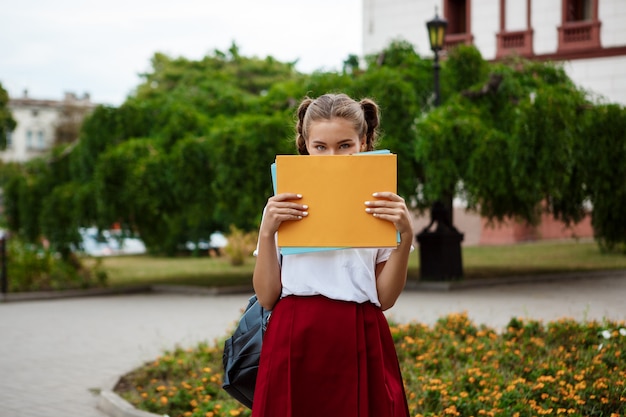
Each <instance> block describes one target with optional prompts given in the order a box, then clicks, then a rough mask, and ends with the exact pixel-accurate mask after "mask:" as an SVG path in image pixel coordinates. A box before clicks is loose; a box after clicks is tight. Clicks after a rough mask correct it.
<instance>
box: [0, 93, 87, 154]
mask: <svg viewBox="0 0 626 417" xmlns="http://www.w3.org/2000/svg"><path fill="white" fill-rule="evenodd" d="M95 106H96V104H94V103H92V102H91V100H90V97H89V94H84V96H83V97H81V98H79V97H77V96H76V95H75V94H74V93H65V97H64V98H63V100H40V99H34V98H31V97H29V96H28V92H27V91H24V95H23V96H22V97H20V98H10V99H9V110H10V111H11V114H12V115H13V119H15V121H16V122H17V126H16V127H15V130H13V131H12V132H10V133H9V134H8V135H7V148H6V150H4V151H1V152H0V159H2V160H3V161H4V162H9V161H13V162H24V161H27V160H29V159H31V158H34V157H36V156H41V155H42V154H44V153H45V152H47V151H49V150H50V148H51V147H52V146H53V145H54V144H55V142H56V141H59V140H64V139H63V136H64V135H67V134H68V133H70V132H68V129H69V130H75V131H76V133H75V134H74V135H73V134H70V135H69V136H70V137H68V138H65V140H67V141H71V140H72V139H76V137H72V136H77V131H78V127H79V126H80V123H81V122H82V119H83V117H84V116H85V114H87V113H88V112H89V111H91V110H92V109H93V108H94V107H95ZM64 128H65V129H64Z"/></svg>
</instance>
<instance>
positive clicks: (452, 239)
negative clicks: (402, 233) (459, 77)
mask: <svg viewBox="0 0 626 417" xmlns="http://www.w3.org/2000/svg"><path fill="white" fill-rule="evenodd" d="M447 27H448V22H447V21H446V20H445V19H441V18H440V17H439V15H437V9H435V18H434V19H433V20H430V21H428V22H426V28H427V29H428V39H429V41H430V49H432V51H433V52H434V53H435V60H434V64H433V70H434V80H435V107H438V106H439V105H440V104H441V97H440V92H439V70H440V68H441V66H440V65H439V52H440V51H441V50H442V49H443V44H444V40H445V37H446V29H447ZM442 197H445V198H447V200H449V201H447V203H448V204H444V203H443V202H442V201H441V199H440V200H439V201H436V202H435V203H434V204H433V206H432V209H431V213H430V219H431V220H430V224H429V225H428V226H426V227H425V228H424V229H423V230H422V231H421V232H420V233H419V234H418V235H417V236H416V239H417V241H418V243H419V246H420V251H419V256H420V276H421V278H422V279H430V280H446V279H458V278H460V277H462V276H463V261H462V258H461V241H462V240H463V234H462V233H460V232H459V231H458V230H457V229H456V228H455V227H454V225H453V224H452V209H453V208H452V193H450V195H446V196H442ZM435 223H436V224H437V227H436V228H435V229H434V230H430V229H431V227H432V226H433V225H434V224H435Z"/></svg>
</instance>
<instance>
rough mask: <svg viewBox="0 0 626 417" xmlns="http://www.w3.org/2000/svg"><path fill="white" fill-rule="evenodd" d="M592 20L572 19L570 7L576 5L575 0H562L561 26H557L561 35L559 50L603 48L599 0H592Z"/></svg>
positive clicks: (559, 35) (571, 50)
mask: <svg viewBox="0 0 626 417" xmlns="http://www.w3.org/2000/svg"><path fill="white" fill-rule="evenodd" d="M591 1H592V2H593V3H592V11H591V14H592V15H591V19H590V20H572V19H573V17H572V16H571V15H570V13H569V12H568V7H569V6H572V7H574V0H561V26H559V27H558V28H557V32H558V37H559V46H558V52H573V51H585V50H593V49H600V48H602V46H601V44H600V26H601V25H602V22H600V20H599V19H598V0H591Z"/></svg>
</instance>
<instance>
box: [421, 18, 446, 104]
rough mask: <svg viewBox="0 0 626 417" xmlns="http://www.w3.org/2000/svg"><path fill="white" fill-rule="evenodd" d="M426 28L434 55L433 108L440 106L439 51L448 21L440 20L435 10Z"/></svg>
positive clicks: (441, 47)
mask: <svg viewBox="0 0 626 417" xmlns="http://www.w3.org/2000/svg"><path fill="white" fill-rule="evenodd" d="M426 28H427V29H428V40H429V41H430V49H432V51H433V52H434V53H435V63H434V65H433V69H434V72H435V106H439V104H441V100H440V94H439V69H440V68H441V66H440V65H439V51H441V50H442V49H443V42H444V40H445V38H446V29H447V28H448V21H447V20H445V19H441V18H440V17H439V15H438V14H437V9H435V18H434V19H433V20H430V21H428V22H426Z"/></svg>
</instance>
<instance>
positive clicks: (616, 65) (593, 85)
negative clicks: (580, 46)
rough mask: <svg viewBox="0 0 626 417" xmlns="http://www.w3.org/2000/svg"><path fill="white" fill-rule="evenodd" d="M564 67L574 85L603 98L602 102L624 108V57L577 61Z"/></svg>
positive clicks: (625, 91)
mask: <svg viewBox="0 0 626 417" xmlns="http://www.w3.org/2000/svg"><path fill="white" fill-rule="evenodd" d="M564 65H565V71H566V72H567V74H568V75H569V76H570V78H571V79H572V80H573V81H574V83H576V85H578V86H580V87H582V88H584V89H586V90H588V91H590V92H593V93H595V94H596V95H598V97H601V96H603V97H604V100H603V101H606V102H610V103H619V104H621V105H623V106H626V71H624V68H626V56H618V57H610V58H595V59H586V60H583V59H579V60H575V61H569V62H567V63H565V64H564Z"/></svg>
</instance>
